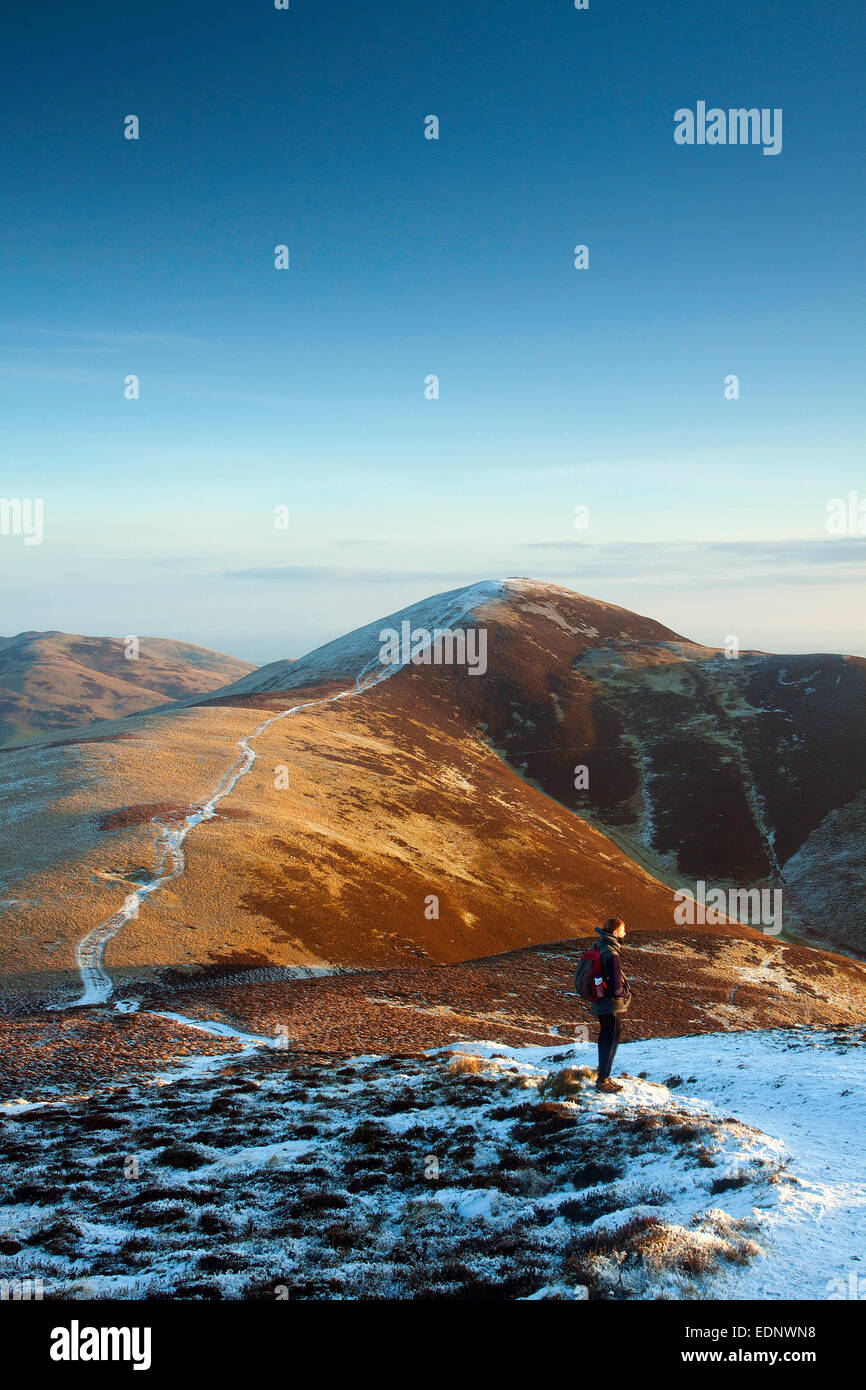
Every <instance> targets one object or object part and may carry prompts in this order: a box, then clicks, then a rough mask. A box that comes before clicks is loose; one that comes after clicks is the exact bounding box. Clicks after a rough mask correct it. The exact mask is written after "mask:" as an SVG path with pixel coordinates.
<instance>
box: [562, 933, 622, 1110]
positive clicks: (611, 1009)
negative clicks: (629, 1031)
mask: <svg viewBox="0 0 866 1390" xmlns="http://www.w3.org/2000/svg"><path fill="white" fill-rule="evenodd" d="M595 933H596V936H598V937H599V938H600V940H599V942H598V945H597V946H595V947H594V948H590V950H589V951H585V952H584V954H583V957H582V959H581V962H580V965H579V967H578V971H577V979H576V985H575V988H576V990H577V993H578V994H579V995H580V996H581V998H582V999H585V1000H586V1001H587V1003H588V1004H589V1007H590V1008H591V1009H592V1012H593V1013H594V1014H595V1016H596V1018H597V1019H598V1076H597V1078H596V1082H595V1089H596V1090H597V1091H621V1090H622V1086H620V1085H618V1083H617V1082H616V1081H611V1079H610V1073H611V1068H612V1067H613V1059H614V1057H615V1056H616V1049H617V1046H618V1045H619V1040H620V1035H621V1032H622V1015H623V1014H624V1013H625V1012H626V1011H627V1009H628V1006H629V1004H630V1003H631V989H630V988H629V984H628V981H627V980H626V978H625V976H624V975H623V973H622V964H621V962H620V958H619V956H620V944H619V943H620V942H621V941H622V940H623V939H624V937H625V922H624V921H623V920H622V918H621V917H609V918H608V919H607V921H606V922H605V924H604V926H603V927H596V929H595ZM596 971H599V972H600V973H596Z"/></svg>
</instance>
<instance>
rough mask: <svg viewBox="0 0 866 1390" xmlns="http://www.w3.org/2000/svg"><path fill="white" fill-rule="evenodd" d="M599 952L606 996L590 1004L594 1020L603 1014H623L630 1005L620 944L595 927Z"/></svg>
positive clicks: (601, 929) (613, 937)
mask: <svg viewBox="0 0 866 1390" xmlns="http://www.w3.org/2000/svg"><path fill="white" fill-rule="evenodd" d="M595 931H596V935H597V936H598V937H599V943H598V944H599V950H600V951H601V973H602V975H603V976H604V983H605V988H606V995H605V998H604V999H600V1000H599V1001H598V1003H597V1004H590V1008H591V1009H592V1012H593V1013H594V1014H595V1016H596V1018H601V1017H602V1016H603V1015H605V1014H624V1013H626V1012H627V1010H628V1006H629V1004H630V1003H631V988H630V986H629V983H628V980H627V979H626V978H625V975H624V974H623V973H622V962H621V961H620V958H619V957H620V942H619V941H617V939H616V937H615V936H611V934H610V932H606V931H605V930H604V929H603V928H602V927H596V929H595Z"/></svg>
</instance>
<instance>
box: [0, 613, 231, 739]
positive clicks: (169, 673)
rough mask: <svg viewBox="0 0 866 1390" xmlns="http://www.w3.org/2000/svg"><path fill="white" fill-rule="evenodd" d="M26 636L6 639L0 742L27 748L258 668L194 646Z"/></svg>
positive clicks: (0, 652)
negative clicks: (134, 647)
mask: <svg viewBox="0 0 866 1390" xmlns="http://www.w3.org/2000/svg"><path fill="white" fill-rule="evenodd" d="M124 650H125V647H124V643H123V641H122V640H121V639H120V638H116V637H81V636H78V635H76V634H74V633H68V632H19V633H18V634H17V635H16V636H14V637H0V744H4V745H7V746H8V745H9V744H17V743H26V742H28V741H30V740H32V739H34V738H39V739H42V738H44V737H45V736H46V735H50V734H52V733H55V732H59V731H63V730H66V729H75V728H81V727H83V726H86V725H88V724H93V723H95V722H96V721H97V720H102V719H119V718H122V717H123V716H124V715H127V714H137V713H139V712H140V711H141V710H147V709H152V708H153V706H154V705H159V704H163V703H164V702H165V700H167V699H168V700H183V699H188V698H189V697H190V696H193V695H199V694H204V693H205V692H207V691H209V690H215V689H216V688H217V687H219V686H223V685H225V684H226V683H227V682H230V681H235V680H238V679H239V678H240V677H242V676H245V675H247V674H248V673H249V672H250V671H253V670H254V669H255V668H254V667H253V666H252V665H251V664H250V663H249V662H247V661H236V660H235V659H234V658H233V657H230V656H224V655H223V654H222V652H213V651H209V650H208V648H207V647H196V646H193V645H192V644H191V643H189V642H172V641H170V640H168V639H166V638H162V637H142V638H141V639H140V647H139V654H138V657H137V658H135V659H131V658H127V657H126V656H125V655H124Z"/></svg>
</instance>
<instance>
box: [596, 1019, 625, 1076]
mask: <svg viewBox="0 0 866 1390" xmlns="http://www.w3.org/2000/svg"><path fill="white" fill-rule="evenodd" d="M621 1035H622V1016H621V1015H620V1014H602V1016H601V1018H600V1019H599V1020H598V1079H599V1081H606V1080H607V1078H608V1077H609V1076H610V1073H611V1069H612V1067H613V1059H614V1057H615V1056H616V1049H617V1047H618V1046H619V1040H620V1037H621Z"/></svg>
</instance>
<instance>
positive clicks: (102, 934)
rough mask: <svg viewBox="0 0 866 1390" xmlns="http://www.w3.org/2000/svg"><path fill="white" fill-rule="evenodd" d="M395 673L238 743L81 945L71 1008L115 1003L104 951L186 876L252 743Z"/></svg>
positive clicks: (243, 770) (389, 669) (358, 683)
mask: <svg viewBox="0 0 866 1390" xmlns="http://www.w3.org/2000/svg"><path fill="white" fill-rule="evenodd" d="M376 666H379V673H378V674H376V675H374V676H372V678H369V679H368V677H370V675H371V671H373V670H374V669H375V667H376ZM395 669H397V668H396V667H394V666H381V664H380V662H379V660H378V658H376V659H375V660H373V661H370V662H368V663H367V665H366V666H365V667H364V668H363V670H362V671H361V672H360V674H359V675H358V676H356V677H355V683H354V686H353V687H351V688H349V689H348V690H341V691H339V692H338V694H336V695H328V696H326V697H325V698H324V699H321V700H305V701H303V703H301V704H299V705H292V706H291V707H290V708H289V709H284V710H280V712H279V713H278V714H274V715H271V717H270V719H265V720H264V721H263V722H262V723H261V724H259V725H258V726H257V727H256V728H255V729H253V730H252V732H251V733H249V734H244V735H243V737H242V738H239V739H238V747H239V748H240V749H241V756H240V757H239V758H237V759H236V761H235V762H234V763H232V765H231V767H230V768H229V769H228V771H227V772H226V773H224V775H223V776H222V777H221V778H220V781H219V784H218V786H217V788H216V791H215V792H214V793H213V795H212V796H211V797H210V799H209V800H208V801H205V802H203V803H201V804H200V805H197V806H194V807H193V808H192V809H191V810H190V812H189V814H188V815H187V816H186V817H185V818H184V820H183V821H182V822H181V823H180V825H176V826H167V825H163V826H161V827H160V831H159V834H158V835H157V837H156V839H155V841H154V877H153V878H152V879H151V880H150V881H149V882H148V883H139V884H136V886H135V892H134V893H130V895H129V897H127V898H126V899H125V901H124V903H123V906H122V907H121V908H120V909H119V910H118V911H117V912H115V913H114V915H113V916H111V917H109V918H108V919H107V920H106V921H104V922H100V923H99V925H98V926H96V927H93V928H92V929H91V930H90V931H89V932H87V934H86V935H85V936H83V937H82V938H81V940H80V941H79V943H78V946H77V948H76V952H75V961H76V965H77V966H78V970H79V972H80V975H81V984H82V991H83V992H82V994H81V997H80V999H76V1000H75V1001H74V1003H73V1007H81V1006H82V1005H84V1004H105V1003H106V1002H107V1001H108V1000H109V999H110V998H111V995H112V993H113V991H114V983H113V981H112V979H111V976H110V975H109V973H108V971H107V970H106V968H105V961H104V955H105V947H106V945H107V944H108V942H109V941H111V939H112V937H114V936H116V935H117V933H118V932H119V931H120V930H121V929H122V928H123V927H124V926H125V925H126V923H127V922H130V921H132V920H134V919H135V918H137V917H138V914H139V910H140V908H141V907H142V905H143V904H144V903H145V902H146V901H147V899H148V898H149V897H150V896H151V895H152V894H153V893H158V892H159V891H160V889H161V888H164V887H165V885H166V884H167V883H172V882H173V881H174V880H175V879H178V878H180V877H181V875H182V874H183V873H184V871H185V869H186V857H185V855H184V851H183V846H184V841H185V840H186V837H187V835H189V833H190V831H192V830H194V829H195V827H196V826H197V825H201V823H202V821H206V820H212V819H213V817H214V816H215V815H216V808H217V806H218V805H219V803H220V802H221V801H222V800H223V799H224V798H225V797H227V796H228V795H229V793H230V792H232V791H233V790H234V788H235V787H236V786H237V784H238V782H239V781H240V779H241V778H242V777H245V776H246V775H247V773H248V772H249V771H250V768H251V767H252V765H253V763H254V762H255V760H256V758H257V756H258V754H257V753H256V751H255V749H254V748H252V747H251V746H250V745H251V744H252V742H253V741H254V740H255V739H257V738H259V737H261V735H262V734H263V733H264V731H265V729H268V728H270V726H271V725H272V724H277V723H279V721H280V720H281V719H287V718H288V716H289V715H290V714H297V712H298V710H302V709H310V708H311V706H313V705H329V704H333V703H334V702H335V701H337V700H345V699H347V698H348V697H349V696H352V695H360V694H362V693H363V692H364V691H366V690H370V689H371V688H372V687H373V686H374V685H379V684H380V682H381V681H383V680H385V679H386V678H387V677H388V676H390V675H391V674H393V672H394V670H395Z"/></svg>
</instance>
